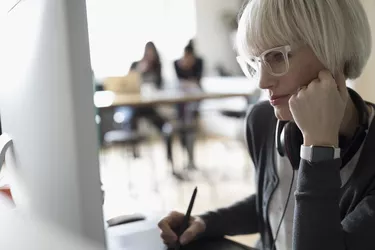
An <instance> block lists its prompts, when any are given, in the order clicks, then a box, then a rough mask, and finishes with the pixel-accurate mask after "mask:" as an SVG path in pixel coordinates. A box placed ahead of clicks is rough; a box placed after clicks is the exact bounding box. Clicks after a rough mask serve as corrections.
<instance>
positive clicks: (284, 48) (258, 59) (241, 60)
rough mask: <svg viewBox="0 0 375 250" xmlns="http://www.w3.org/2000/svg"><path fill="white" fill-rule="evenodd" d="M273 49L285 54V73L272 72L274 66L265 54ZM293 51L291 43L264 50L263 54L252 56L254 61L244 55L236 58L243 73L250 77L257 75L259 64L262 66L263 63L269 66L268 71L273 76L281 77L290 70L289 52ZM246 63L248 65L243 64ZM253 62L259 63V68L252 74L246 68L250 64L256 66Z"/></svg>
mask: <svg viewBox="0 0 375 250" xmlns="http://www.w3.org/2000/svg"><path fill="white" fill-rule="evenodd" d="M272 51H278V52H281V53H282V54H283V56H284V60H285V63H286V65H285V66H286V67H285V72H283V73H274V72H272V67H271V66H270V65H269V63H268V62H267V61H266V60H265V56H266V55H267V54H268V53H270V52H272ZM291 51H292V48H291V46H290V45H284V46H279V47H275V48H271V49H268V50H266V51H264V52H262V54H260V55H259V56H252V59H255V61H254V62H250V61H248V60H247V59H246V58H245V57H243V56H237V57H236V60H237V63H238V64H239V65H240V67H241V69H242V71H243V73H244V74H245V76H246V77H248V78H250V79H252V78H254V77H255V75H257V72H258V71H259V70H260V67H259V66H260V65H261V64H264V65H265V66H266V67H267V68H268V70H267V72H268V73H269V74H270V75H273V76H276V77H280V76H284V75H286V74H287V73H288V71H289V66H290V64H289V57H288V53H289V52H291ZM244 63H245V64H247V65H243V64H244ZM252 64H257V69H254V71H255V72H256V73H254V75H251V73H250V72H245V70H244V69H247V67H248V65H249V66H250V67H252V68H254V67H253V66H252ZM246 71H248V70H246ZM258 74H259V73H258Z"/></svg>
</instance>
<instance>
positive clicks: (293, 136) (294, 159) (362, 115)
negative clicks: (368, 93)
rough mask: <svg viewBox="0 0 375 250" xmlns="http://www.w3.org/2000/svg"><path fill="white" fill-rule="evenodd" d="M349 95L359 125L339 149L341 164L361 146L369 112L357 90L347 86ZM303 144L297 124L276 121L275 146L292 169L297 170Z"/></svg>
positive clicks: (346, 161)
mask: <svg viewBox="0 0 375 250" xmlns="http://www.w3.org/2000/svg"><path fill="white" fill-rule="evenodd" d="M348 92H349V96H350V98H351V99H352V101H353V103H354V105H355V107H356V109H357V111H358V116H359V122H360V124H359V126H358V127H357V129H356V131H355V133H354V136H353V137H352V139H351V140H350V141H349V143H347V145H344V147H343V148H342V150H341V158H342V166H341V167H343V166H345V165H346V163H348V162H349V161H350V159H351V158H352V157H353V156H354V155H355V153H356V152H357V151H358V149H359V148H360V147H361V145H362V142H363V141H364V139H365V137H366V134H367V130H368V119H369V114H368V110H367V107H366V103H365V101H364V100H363V99H362V98H361V96H360V95H359V94H357V92H355V91H354V90H352V89H350V88H348ZM302 144H303V136H302V133H301V131H300V130H299V128H298V126H297V125H296V124H295V123H294V122H291V121H280V120H278V121H277V125H276V148H277V151H278V153H279V154H280V156H287V157H288V158H289V161H290V163H291V165H292V167H293V169H294V170H298V168H299V162H300V148H301V145H302Z"/></svg>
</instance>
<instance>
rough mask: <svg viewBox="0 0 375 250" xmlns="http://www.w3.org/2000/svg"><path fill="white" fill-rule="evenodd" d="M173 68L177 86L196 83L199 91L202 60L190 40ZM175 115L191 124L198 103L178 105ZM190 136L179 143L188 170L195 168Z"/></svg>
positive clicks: (186, 135) (184, 135) (182, 137)
mask: <svg viewBox="0 0 375 250" xmlns="http://www.w3.org/2000/svg"><path fill="white" fill-rule="evenodd" d="M174 68H175V71H176V75H177V78H178V79H179V80H180V83H179V84H184V83H185V82H186V83H188V84H190V83H196V84H197V86H198V87H199V89H201V85H200V81H201V78H202V73H203V60H202V59H201V58H199V57H198V56H197V55H196V54H195V50H194V45H193V41H192V40H190V42H189V44H188V45H187V46H186V47H185V49H184V55H183V57H182V58H181V59H179V60H176V61H175V62H174ZM176 106H177V115H178V118H179V119H180V120H182V121H184V123H185V124H186V123H191V122H192V121H191V118H194V119H196V118H197V117H198V114H199V113H198V109H199V102H197V103H189V104H178V105H176ZM191 137H192V135H191V134H187V133H183V134H182V135H181V143H182V146H183V147H184V148H186V150H187V153H188V157H189V162H188V167H189V168H195V166H194V155H193V153H194V146H193V143H194V138H191Z"/></svg>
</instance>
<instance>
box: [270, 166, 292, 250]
mask: <svg viewBox="0 0 375 250" xmlns="http://www.w3.org/2000/svg"><path fill="white" fill-rule="evenodd" d="M292 170H293V174H292V181H291V182H290V187H289V193H288V197H287V198H286V203H285V207H284V212H283V215H282V216H281V219H280V222H279V225H278V227H277V230H276V234H275V238H274V240H273V244H272V248H271V250H275V245H276V240H277V236H279V231H280V227H281V223H282V222H283V220H284V217H285V213H286V210H287V208H288V204H289V200H290V194H291V193H292V188H293V183H294V174H295V170H294V169H292Z"/></svg>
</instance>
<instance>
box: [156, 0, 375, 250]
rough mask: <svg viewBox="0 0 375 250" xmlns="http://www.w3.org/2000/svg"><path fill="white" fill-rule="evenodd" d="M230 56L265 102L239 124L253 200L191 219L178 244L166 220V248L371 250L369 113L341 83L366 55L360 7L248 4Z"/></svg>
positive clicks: (331, 0) (353, 0) (373, 192)
mask: <svg viewBox="0 0 375 250" xmlns="http://www.w3.org/2000/svg"><path fill="white" fill-rule="evenodd" d="M237 50H238V53H239V55H240V57H239V58H238V59H239V62H240V64H241V66H242V68H243V70H244V73H245V74H246V75H247V76H249V77H251V78H252V77H255V76H258V77H259V87H260V88H261V89H264V90H265V91H266V92H268V94H269V102H262V103H258V104H257V105H255V107H254V108H253V109H252V110H251V111H250V112H249V114H248V116H247V119H246V139H247V144H248V147H249V151H250V155H251V157H252V160H253V162H254V166H255V168H256V173H257V175H256V176H257V178H256V181H257V192H256V193H255V194H254V195H251V196H249V197H248V198H246V199H244V200H243V201H240V202H238V203H236V204H234V205H232V206H230V207H227V208H223V209H219V210H217V211H213V212H209V213H206V214H204V215H201V216H197V217H193V218H192V219H191V221H190V227H189V228H188V229H187V230H186V231H185V232H184V234H183V235H182V236H181V237H180V238H179V239H178V238H177V236H176V234H175V233H174V231H173V230H172V228H178V226H179V225H180V224H181V221H182V217H183V215H182V214H180V213H178V212H173V213H171V214H170V215H169V216H167V217H166V218H164V219H163V220H161V221H160V223H159V227H160V228H161V230H162V238H163V239H164V241H165V243H167V244H169V245H173V244H174V243H175V242H176V241H177V240H179V241H180V242H181V243H182V244H186V243H188V242H190V241H191V240H193V239H194V238H196V237H212V236H223V235H238V234H253V233H259V234H260V236H261V238H260V241H259V244H258V247H259V248H260V249H278V250H280V249H281V250H282V249H296V250H302V249H303V250H309V249H314V250H315V249H320V250H321V249H327V250H328V249H330V250H331V249H335V250H341V249H347V250H348V249H349V250H352V249H353V250H354V249H361V250H366V249H368V250H370V249H375V241H374V239H373V238H374V232H375V166H374V165H375V155H374V154H373V148H374V147H375V122H373V117H374V108H375V106H374V104H371V103H368V102H364V101H363V100H362V99H361V97H360V96H359V95H358V94H357V93H356V92H354V91H353V90H350V89H348V88H347V87H346V85H345V80H346V79H355V78H357V77H359V76H360V75H361V72H362V70H363V68H364V66H365V64H366V62H367V60H368V58H369V55H370V52H371V34H370V27H369V23H368V20H367V17H366V14H365V11H364V9H363V7H362V5H361V3H360V2H359V0H325V1H310V0H295V1H290V0H252V1H250V2H249V3H248V4H247V6H246V8H245V9H244V11H243V13H242V16H241V18H240V21H239V28H238V34H237Z"/></svg>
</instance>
